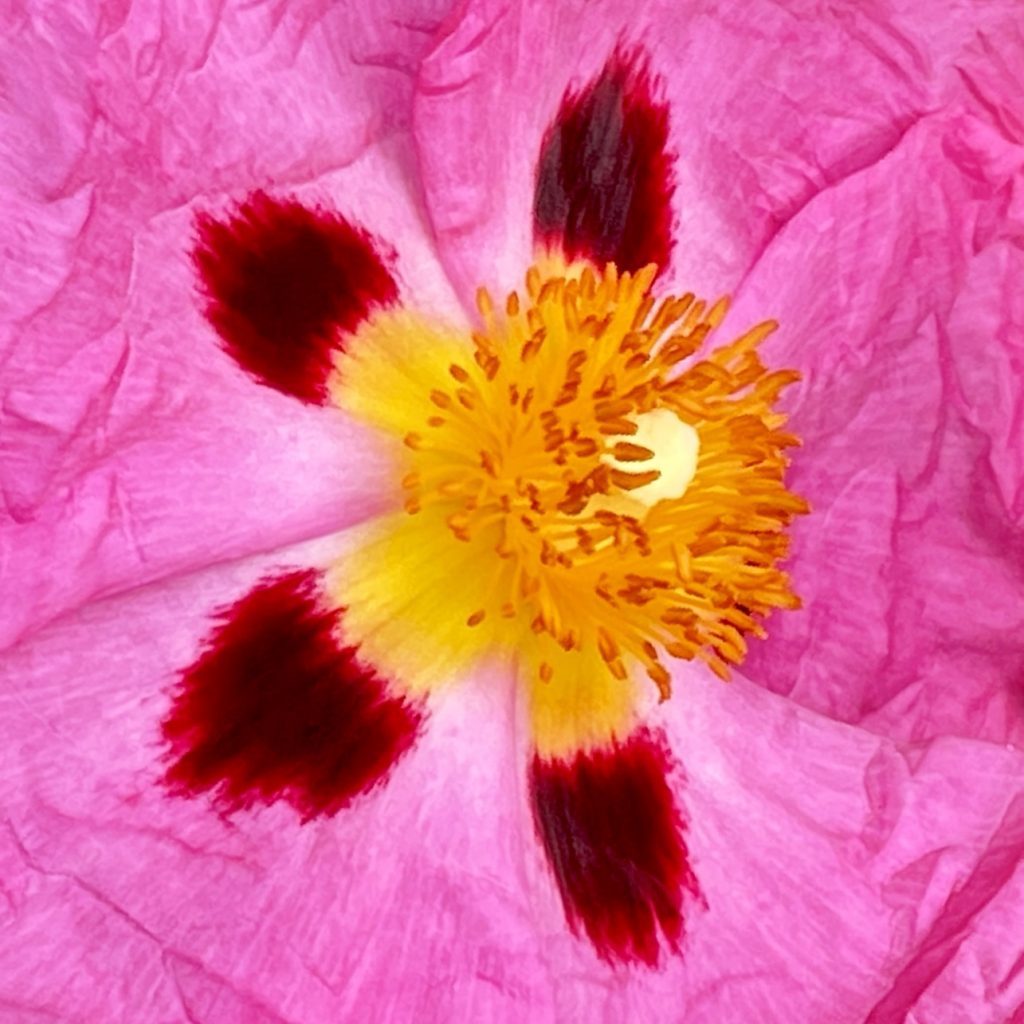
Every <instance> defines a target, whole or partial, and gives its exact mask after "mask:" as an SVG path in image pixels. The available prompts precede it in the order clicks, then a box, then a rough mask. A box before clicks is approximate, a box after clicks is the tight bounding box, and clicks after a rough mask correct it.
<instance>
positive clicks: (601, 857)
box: [530, 730, 697, 966]
mask: <svg viewBox="0 0 1024 1024" xmlns="http://www.w3.org/2000/svg"><path fill="white" fill-rule="evenodd" d="M669 768H670V760H669V756H668V753H667V752H666V750H665V747H664V744H663V743H662V742H660V741H659V740H658V739H657V738H656V737H655V736H653V735H652V734H651V733H649V732H647V731H646V730H641V731H639V732H637V733H634V734H633V736H632V737H630V739H628V740H627V741H626V742H624V743H616V744H614V745H613V746H612V747H610V748H608V749H607V750H594V751H588V752H586V753H580V754H577V755H576V757H575V759H573V760H572V761H565V760H560V759H553V760H546V759H543V758H541V757H539V756H536V755H535V756H534V759H533V764H532V766H531V772H530V795H531V799H532V803H533V817H534V824H535V825H536V828H537V834H538V836H539V837H540V840H541V843H542V844H543V846H544V851H545V853H546V854H547V857H548V861H549V862H550V864H551V868H552V870H553V871H554V874H555V879H556V880H557V882H558V888H559V891H560V892H561V896H562V905H563V906H564V908H565V915H566V918H567V919H568V921H569V924H570V926H571V927H572V929H573V931H574V932H576V933H577V934H578V933H579V930H580V926H581V925H582V927H583V929H584V930H585V931H586V933H587V935H588V936H589V937H590V940H591V942H593V944H594V947H595V948H596V950H597V952H598V954H599V955H600V956H601V957H602V958H603V959H605V960H607V961H610V962H616V961H618V962H625V963H628V962H635V961H640V962H643V963H645V964H648V965H651V966H653V965H655V964H656V963H657V961H658V955H659V934H658V933H659V930H660V932H661V934H662V935H663V936H664V938H665V940H666V941H667V943H668V945H669V947H670V948H671V949H673V950H678V948H679V941H680V939H681V938H682V935H683V900H684V898H685V896H686V894H687V893H688V892H689V893H692V894H696V892H697V884H696V880H695V878H694V875H693V872H692V870H691V869H690V864H689V860H688V855H687V851H686V845H685V843H684V842H683V826H682V821H681V819H680V817H679V813H678V811H677V809H676V806H675V802H674V801H673V798H672V791H671V790H670V789H669V786H668V783H667V781H666V774H667V773H668V771H669Z"/></svg>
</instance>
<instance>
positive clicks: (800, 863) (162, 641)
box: [0, 545, 1024, 1024]
mask: <svg viewBox="0 0 1024 1024" xmlns="http://www.w3.org/2000/svg"><path fill="white" fill-rule="evenodd" d="M333 553H334V552H333V550H332V549H331V547H330V545H316V546H306V547H305V548H302V549H298V550H291V551H288V552H281V553H278V554H276V555H275V556H273V557H272V558H265V559H262V560H260V561H259V562H250V563H248V564H245V565H238V566H235V567H233V568H232V569H225V568H221V569H216V570H211V571H208V572H206V573H203V574H200V575H197V576H195V577H193V578H192V579H190V580H187V581H175V582H168V583H165V584H163V585H161V586H160V587H150V588H146V589H143V590H138V591H135V592H133V593H132V594H131V595H127V596H124V597H121V598H118V599H115V600H113V601H108V602H104V603H102V604H95V605H93V606H91V607H90V608H88V609H84V610H82V611H80V612H77V613H75V614H73V615H70V616H68V617H66V618H65V620H64V622H63V623H62V624H60V625H56V626H53V627H51V628H49V629H47V630H46V631H44V632H41V633H39V634H38V635H37V636H36V637H35V638H33V639H32V640H31V641H28V642H26V643H24V644H23V645H21V647H20V648H19V650H18V651H17V652H14V653H11V654H8V655H7V656H6V658H5V660H4V662H3V668H2V671H3V679H4V685H3V688H2V689H0V694H2V696H0V722H3V730H4V734H3V742H2V743H0V799H2V801H3V804H4V807H5V822H4V825H3V827H2V828H0V863H2V864H3V875H2V877H3V883H4V899H3V900H0V914H2V915H3V922H2V924H3V927H2V928H0V999H4V1000H6V1004H5V1005H8V1006H9V1007H12V1008H14V1012H17V1013H22V1014H23V1015H24V1016H26V1017H28V1015H29V1013H30V1012H35V1013H37V1014H45V1013H47V1012H48V1013H50V1014H52V1015H56V1016H57V1017H61V1016H63V1017H74V1016H76V1015H77V1016H78V1017H80V1018H82V1019H104V1020H108V1019H109V1020H125V1021H135V1020H151V1019H152V1020H161V1019H176V1017H177V1016H180V1015H182V1013H185V1012H187V1013H188V1014H190V1015H191V1016H192V1017H193V1018H194V1019H196V1020H218V1019H228V1020H230V1019H232V1017H231V1016H230V1014H235V1015H236V1016H235V1019H239V1020H250V1019H254V1020H286V1021H307V1020H332V1019H342V1020H344V1019H347V1018H352V1017H360V1018H361V1017H364V1016H365V1017H367V1018H369V1019H374V1020H387V1019H394V1020H416V1021H424V1022H427V1024H430V1022H434V1021H436V1022H438V1024H440V1022H444V1021H452V1020H488V1021H496V1022H502V1021H507V1022H510V1024H511V1022H514V1021H522V1020H529V1021H531V1022H532V1021H541V1022H552V1024H553V1022H554V1021H557V1020H561V1019H566V1018H567V1017H568V1018H570V1019H571V1018H573V1017H579V1018H581V1019H586V1020H594V1021H599V1022H601V1021H604V1022H607V1024H612V1022H617V1021H622V1020H660V1019H666V1018H667V1019H673V1016H672V1015H673V1014H675V1015H681V1014H685V1019H686V1020H687V1021H688V1022H689V1021H691V1020H692V1021H696V1022H697V1024H702V1022H708V1024H711V1022H714V1024H741V1022H745V1021H749V1020H760V1019H767V1020H771V1019H784V1020H832V1021H836V1022H838V1024H847V1022H848V1024H855V1022H860V1021H863V1020H865V1019H870V1017H869V1015H870V1014H871V1013H872V1012H874V1013H875V1018H874V1019H875V1020H878V1021H885V1020H892V1021H896V1020H904V1019H914V1018H913V1017H908V1016H907V1014H908V1013H918V1014H919V1017H920V1019H922V1020H929V1019H930V1018H929V1017H928V1016H927V1015H926V1013H927V1012H929V1011H928V1008H929V1007H933V1008H934V1007H935V1006H936V1005H937V1003H936V1001H937V1000H939V999H940V998H941V997H942V996H943V994H944V993H950V992H952V995H953V997H954V998H955V999H956V1000H957V1001H956V1002H954V1003H953V1004H952V1005H955V1006H957V1007H958V1008H959V1007H964V1008H965V1015H964V1016H963V1017H962V1019H964V1020H966V1021H969V1022H974V1021H977V1022H982V1021H986V1022H994V1021H997V1020H1002V1019H1006V1017H1008V1016H1009V1015H1010V1014H1012V1012H1013V1009H1014V1007H1016V1006H1017V1005H1019V1004H1020V1003H1021V1001H1022V1000H1024V990H1022V989H1021V985H1022V983H1024V976H1021V974H1020V972H1019V970H1017V969H1016V968H1015V965H1016V964H1018V963H1019V962H1020V960H1019V958H1020V957H1021V956H1022V954H1024V949H1022V944H1021V940H1020V935H1019V929H1018V928H1016V922H1017V920H1018V913H1017V912H1018V911H1019V903H1017V902H1016V901H1015V894H1017V895H1018V896H1019V882H1020V879H1019V877H1018V875H1019V871H1020V868H1019V867H1017V866H1016V865H1017V863H1018V861H1019V860H1020V857H1021V854H1022V853H1024V848H1022V847H1024V836H1022V827H1024V826H1022V816H1024V815H1022V812H1021V810H1020V808H1021V806H1022V805H1024V787H1022V782H1021V780H1022V778H1024V757H1022V755H1021V754H1020V752H1015V751H1012V750H1007V749H1005V748H1000V747H996V746H994V745H989V744H985V743H979V742H976V741H970V740H944V741H939V742H934V743H930V744H922V745H918V746H915V747H899V746H896V745H894V744H893V743H892V742H890V741H886V740H883V739H880V738H878V737H877V736H872V735H870V734H868V733H866V732H864V731H861V730H859V729H856V728H853V727H849V726H843V725H838V724H836V723H833V722H829V721H827V720H825V719H823V718H820V717H818V716H816V715H814V714H812V713H810V712H806V711H801V710H799V709H797V708H796V707H795V706H794V705H793V704H792V703H791V702H789V701H787V700H785V699H783V698H780V697H778V696H776V695H773V694H771V693H769V692H767V691H765V690H763V689H761V688H758V687H753V686H750V685H749V684H746V683H744V682H742V681H740V682H737V683H735V684H733V685H732V686H724V685H721V684H719V683H717V682H715V681H714V680H712V679H711V678H710V677H709V676H708V675H707V674H706V673H694V674H693V675H692V676H690V677H688V678H686V679H677V681H676V692H677V694H678V696H679V698H680V699H678V700H674V701H671V702H669V703H668V704H666V705H663V706H662V712H661V713H659V714H657V715H655V719H654V722H653V724H654V726H655V727H657V728H664V729H665V730H667V733H668V736H669V739H670V741H671V743H672V746H673V750H674V754H675V756H676V757H677V758H678V759H680V760H681V761H682V762H683V763H684V764H685V767H686V771H687V777H688V781H687V782H686V783H685V784H683V785H680V786H679V787H678V789H677V792H676V794H675V795H676V799H677V801H679V802H680V803H681V804H685V806H686V810H687V816H688V818H689V820H690V823H691V824H690V828H689V831H688V833H687V843H688V846H689V848H690V854H691V857H692V858H693V864H694V868H695V871H696V873H697V875H698V876H699V877H700V880H701V888H702V891H703V893H704V896H705V897H706V901H707V906H706V908H705V909H697V910H695V912H694V913H692V914H691V915H690V918H689V921H688V926H687V935H686V938H685V940H684V941H683V943H682V952H681V955H679V956H670V957H668V958H666V960H665V962H664V966H663V969H662V970H660V971H652V970H650V969H649V968H646V967H631V968H621V967H620V968H618V969H613V968H610V967H608V966H607V965H605V964H604V963H602V961H600V960H599V959H598V957H597V955H596V954H595V952H594V951H593V949H592V948H591V947H590V945H589V944H588V943H587V942H585V941H581V940H580V939H579V938H576V937H574V936H573V935H572V934H571V932H570V931H569V929H568V928H567V926H566V923H565V917H564V914H563V909H562V906H561V903H560V899H559V894H558V890H557V887H556V885H555V882H554V881H553V879H552V878H551V876H550V873H549V871H548V868H547V865H546V863H545V860H544V855H543V851H542V850H541V848H540V846H539V844H537V843H536V842H535V841H534V838H533V829H532V824H531V822H530V809H529V806H528V804H527V801H526V799H525V793H524V791H523V787H522V779H523V775H524V773H525V771H526V767H527V759H528V754H529V752H528V750H527V749H526V746H525V737H522V736H520V737H517V736H516V733H515V731H514V729H513V721H514V714H513V694H512V690H511V687H510V683H511V680H510V678H508V677H506V676H502V675H500V674H498V673H493V672H492V673H484V674H482V675H481V676H480V677H479V678H478V679H476V680H474V681H472V682H470V683H468V684H467V685H464V686H461V687H459V688H458V690H457V691H453V693H452V695H451V699H448V700H445V701H443V702H439V703H438V704H437V706H436V708H435V709H434V714H433V715H432V718H431V723H430V728H429V729H428V730H427V731H426V733H425V734H424V736H423V737H422V740H421V741H420V743H419V744H417V746H416V747H414V748H413V750H412V751H410V753H409V754H408V756H407V757H406V758H404V759H403V760H402V761H401V762H400V763H399V764H398V765H397V766H396V768H395V770H394V772H393V774H392V776H391V778H390V779H389V781H388V783H387V785H386V786H385V787H384V788H381V789H376V790H374V791H373V792H372V793H369V794H366V795H364V796H363V797H361V798H359V799H357V800H356V801H354V802H353V803H352V805H351V806H349V807H348V808H346V809H345V810H344V811H343V812H341V813H339V814H338V815H337V816H335V817H331V818H317V819H315V820H312V821H308V822H306V823H305V824H302V823H301V820H300V815H299V814H297V813H296V812H295V810H293V809H292V808H291V807H290V806H288V805H287V804H285V803H277V804H275V805H274V806H272V807H268V808H260V809H253V810H249V811H237V812H235V813H233V814H231V815H230V816H228V817H226V818H225V817H223V816H222V815H221V814H218V813H216V810H215V808H214V806H213V805H212V804H211V803H210V802H209V801H208V800H207V799H205V798H201V799H198V800H185V799H180V798H178V797H174V796H171V795H168V793H167V791H166V789H165V788H164V787H163V785H162V784H161V782H160V774H161V769H162V764H163V762H162V760H161V754H162V751H163V745H162V742H161V738H160V723H161V721H162V719H163V718H164V716H165V715H166V713H167V711H168V709H169V707H170V702H171V698H172V684H173V681H174V677H175V673H176V671H177V668H178V666H180V665H181V664H183V663H187V661H188V659H189V658H190V657H193V656H194V652H195V650H196V648H197V645H198V644H199V642H200V641H201V639H202V637H203V635H204V633H205V631H206V628H207V609H208V608H210V607H212V606H216V605H217V604H222V603H224V602H225V601H226V600H229V599H230V597H231V596H232V595H237V594H239V593H244V592H245V591H246V590H247V589H248V588H250V587H251V586H252V585H253V583H254V582H255V581H256V580H257V579H259V578H260V576H261V575H263V574H265V573H266V572H267V571H268V569H270V568H271V567H272V566H273V565H274V564H301V563H303V562H306V563H314V564H319V563H320V562H322V561H323V560H324V559H328V558H330V557H332V556H333ZM682 698H685V699H682ZM1014 872H1017V874H1015V873H1014ZM972 969H984V970H986V971H991V972H992V973H991V974H990V975H986V978H987V980H986V981H985V983H984V986H983V987H982V988H979V986H978V982H977V980H976V979H974V978H973V976H972ZM964 978H967V979H971V981H970V984H969V985H961V984H959V983H958V980H959V979H964ZM983 997H984V998H983ZM938 1005H941V1004H938ZM182 1007H184V1008H185V1009H184V1010H183V1009H182ZM934 1012H935V1014H936V1016H934V1018H933V1019H937V1020H940V1021H941V1020H942V1016H941V1010H936V1011H934Z"/></svg>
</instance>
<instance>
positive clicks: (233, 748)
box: [163, 570, 422, 820]
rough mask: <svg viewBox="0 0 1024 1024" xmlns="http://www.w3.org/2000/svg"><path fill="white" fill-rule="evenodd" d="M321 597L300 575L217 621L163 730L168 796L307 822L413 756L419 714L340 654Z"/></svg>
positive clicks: (260, 591)
mask: <svg viewBox="0 0 1024 1024" xmlns="http://www.w3.org/2000/svg"><path fill="white" fill-rule="evenodd" d="M319 590H320V588H319V574H318V573H316V572H315V571H313V570H301V571H296V572H292V573H288V574H286V575H283V576H279V577H277V578H272V579H267V580H264V581H262V582H261V583H260V584H258V585H257V586H256V588H255V589H254V590H252V591H251V592H250V593H249V594H247V595H246V596H245V597H243V598H242V599H241V600H240V601H238V602H237V603H236V604H235V605H234V606H232V607H230V608H226V609H223V610H221V611H220V612H219V613H218V619H219V621H218V624H217V626H216V627H215V628H214V630H213V632H212V633H211V635H210V636H209V637H208V639H207V641H206V644H205V646H204V649H203V651H202V653H201V654H200V655H199V657H198V659H197V660H196V661H195V663H194V664H192V665H191V666H189V668H187V669H186V670H185V671H184V672H183V673H182V675H181V678H180V681H179V684H178V687H177V690H176V692H175V695H174V703H173V706H172V708H171V710H170V712H169V714H168V715H167V717H166V718H165V720H164V722H163V736H164V739H165V740H166V741H167V742H168V744H169V745H170V751H171V755H172V757H173V763H172V764H171V766H170V767H169V768H168V770H167V773H166V776H165V781H166V782H167V784H168V785H169V786H170V787H171V789H172V791H174V792H175V793H177V794H179V795H185V796H191V795H197V794H199V793H200V792H203V791H210V792H212V793H213V794H214V795H215V797H216V799H217V800H218V802H219V803H221V804H222V805H223V806H225V807H226V808H227V809H229V810H236V809H239V808H243V807H250V806H252V805H253V804H255V803H266V804H270V803H273V802H274V801H275V800H279V799H284V800H287V801H288V802H290V803H291V804H292V806H293V807H295V808H296V810H298V811H299V813H300V814H301V815H302V817H303V819H304V820H306V819H309V818H313V817H316V816H317V815H331V814H334V813H336V812H337V811H338V810H340V809H341V808H342V807H344V806H345V805H346V804H348V803H349V802H350V801H351V799H352V798H353V797H354V796H356V795H357V794H358V793H361V792H364V791H366V790H368V789H370V788H372V787H373V786H374V785H376V784H377V783H379V782H381V781H382V780H383V779H384V778H385V777H386V776H387V774H388V771H389V770H390V768H391V767H392V765H394V764H395V762H396V761H397V760H398V759H399V758H400V757H401V756H402V755H403V754H404V753H405V752H406V751H407V750H408V749H409V748H410V747H411V746H412V743H413V741H414V740H415V738H416V735H417V732H418V731H419V727H420V724H421V722H422V715H421V713H420V711H419V709H418V708H416V707H415V706H413V705H412V704H410V703H408V702H407V701H405V700H403V699H401V698H397V697H393V696H391V695H390V694H389V693H388V687H387V683H386V681H385V680H384V679H383V678H381V676H379V675H378V674H377V673H376V672H375V671H374V669H373V668H372V667H371V666H369V665H368V664H366V663H365V662H363V661H361V660H360V658H359V656H358V652H357V650H356V649H355V648H353V647H346V646H344V645H343V641H341V640H340V639H339V633H338V627H339V625H340V623H341V621H342V610H341V609H332V608H328V607H327V606H326V605H325V604H324V603H323V601H322V599H321V597H320V594H319Z"/></svg>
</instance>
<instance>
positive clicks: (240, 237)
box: [192, 192, 398, 403]
mask: <svg viewBox="0 0 1024 1024" xmlns="http://www.w3.org/2000/svg"><path fill="white" fill-rule="evenodd" d="M196 230H197V234H198V240H197V243H196V247H195V249H194V251H193V253H192V258H193V261H194V262H195V266H196V270H197V272H198V274H199V278H200V285H201V288H202V291H203V292H204V293H205V295H206V298H207V304H206V315H207V318H208V319H209V321H210V323H211V324H212V325H213V327H214V329H215V330H216V331H217V333H218V334H219V335H220V337H221V341H222V344H223V347H224V349H225V350H226V351H227V352H228V354H229V355H230V356H232V358H233V359H234V360H235V361H236V362H237V363H238V364H239V366H241V367H242V369H243V370H245V371H247V372H248V373H250V374H251V375H252V376H253V377H255V378H256V379H257V380H258V381H260V382H261V383H263V384H267V385H269V386H270V387H272V388H276V389H277V390H278V391H282V392H284V393H286V394H289V395H293V396H294V397H296V398H300V399H302V400H303V401H305V402H310V403H321V402H323V401H324V400H325V399H326V397H327V379H328V377H329V375H330V372H331V368H332V363H333V355H334V352H335V351H336V350H338V349H340V348H342V347H343V346H344V341H345V336H346V335H347V334H350V333H351V332H353V331H354V330H355V329H356V328H357V327H358V326H359V324H360V323H361V322H362V321H363V320H364V319H366V317H367V316H368V315H369V314H370V312H371V311H372V310H373V309H374V308H375V307H378V306H385V305H388V304H389V303H391V302H394V300H395V299H396V297H397V294H398V292H397V289H396V287H395V281H394V278H392V276H391V274H390V272H389V271H388V269H387V267H386V266H385V264H384V260H383V259H382V257H381V256H380V254H379V253H378V251H377V250H376V249H375V248H374V243H373V241H372V240H371V238H370V236H369V235H368V234H367V233H366V232H365V231H363V230H362V229H360V228H358V227H355V226H354V225H352V224H350V223H349V222H348V221H347V220H345V218H344V217H342V216H340V215H339V214H336V213H329V212H327V211H325V210H323V209H319V208H318V209H307V208H306V207H305V206H302V205H301V204H300V203H297V202H295V201H294V200H279V199H272V198H271V197H270V196H267V195H266V194H264V193H262V192H254V193H253V194H252V195H250V196H249V198H248V199H246V201H245V202H244V203H242V204H241V205H240V206H239V207H238V208H237V210H236V211H235V212H234V213H233V215H232V216H230V217H229V218H228V219H226V220H224V221H219V220H215V219H214V218H213V217H211V216H209V215H208V214H201V215H200V216H199V217H198V218H197V220H196Z"/></svg>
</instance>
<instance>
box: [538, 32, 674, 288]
mask: <svg viewBox="0 0 1024 1024" xmlns="http://www.w3.org/2000/svg"><path fill="white" fill-rule="evenodd" d="M657 93H658V87H657V81H656V80H655V79H654V78H653V77H652V75H651V73H650V71H649V70H648V65H647V61H646V58H645V57H644V56H643V54H642V53H641V52H640V51H639V50H629V51H627V50H625V49H623V48H622V47H619V48H618V49H616V51H615V52H614V53H613V54H612V57H611V59H610V60H609V61H608V63H607V64H606V65H605V67H604V70H603V71H602V72H601V73H600V74H599V75H598V76H597V78H596V79H594V81H592V82H591V83H590V84H589V85H587V86H586V87H585V88H583V89H582V90H581V91H580V92H572V91H569V92H566V94H565V96H564V97H563V99H562V104H561V107H560V108H559V110H558V114H557V116H556V117H555V120H554V122H553V124H552V125H551V127H550V128H549V129H548V131H547V133H546V134H545V136H544V140H543V142H542V144H541V151H540V158H539V160H538V162H537V183H536V192H535V194H534V202H533V222H534V234H535V236H536V238H537V239H538V240H539V241H541V242H544V243H546V244H547V245H549V246H553V247H561V249H562V251H563V252H565V254H566V255H567V256H569V257H571V258H574V259H575V258H584V259H590V260H591V261H592V262H594V263H596V264H597V265H598V266H602V267H603V266H604V264H605V263H606V262H608V261H609V260H613V261H614V262H615V263H616V264H617V265H618V267H619V269H620V270H630V271H635V270H639V269H640V268H641V267H643V266H645V265H646V264H648V263H657V264H658V267H659V268H660V269H662V270H663V269H664V268H665V267H666V266H667V265H668V261H669V256H670V254H671V250H672V207H671V201H672V193H673V191H674V189H675V182H674V178H673V172H672V158H671V156H670V154H669V152H668V107H667V106H666V104H665V103H663V102H661V101H659V100H658V99H657Z"/></svg>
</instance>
